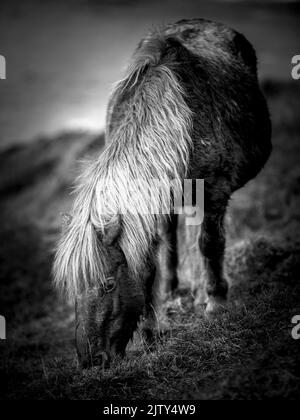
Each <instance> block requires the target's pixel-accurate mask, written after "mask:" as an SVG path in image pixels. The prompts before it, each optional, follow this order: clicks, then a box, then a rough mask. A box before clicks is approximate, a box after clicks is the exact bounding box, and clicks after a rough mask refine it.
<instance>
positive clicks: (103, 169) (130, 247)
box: [54, 36, 192, 297]
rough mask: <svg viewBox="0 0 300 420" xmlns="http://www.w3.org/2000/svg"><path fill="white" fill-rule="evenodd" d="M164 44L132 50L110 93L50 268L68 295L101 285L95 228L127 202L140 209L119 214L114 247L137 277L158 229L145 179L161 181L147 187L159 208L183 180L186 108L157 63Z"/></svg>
mask: <svg viewBox="0 0 300 420" xmlns="http://www.w3.org/2000/svg"><path fill="white" fill-rule="evenodd" d="M165 49H166V40H165V39H163V38H162V37H161V36H158V37H157V38H150V39H149V40H147V41H144V43H143V44H142V45H141V46H140V47H139V49H138V50H137V51H136V53H135V55H134V57H133V61H132V63H131V65H130V66H129V69H128V73H127V75H126V77H125V78H124V79H122V80H121V81H120V82H119V83H118V84H117V86H116V87H115V90H114V92H113V94H112V99H111V104H112V105H111V108H112V109H110V111H109V113H110V115H109V121H108V124H109V125H110V126H111V127H112V128H111V129H107V133H106V136H107V142H108V145H107V146H106V148H105V150H104V151H103V153H102V154H101V155H100V156H99V157H98V158H97V159H96V160H95V161H93V162H91V163H90V164H89V165H87V166H86V169H85V170H84V171H83V173H82V175H81V176H80V177H79V179H78V180H77V187H76V192H77V197H76V200H75V203H74V210H73V217H72V221H71V222H70V224H69V225H68V226H67V227H66V229H65V232H64V233H63V235H62V238H61V240H60V243H59V245H58V249H57V252H56V258H55V265H54V274H55V282H56V285H57V286H58V287H59V288H63V289H66V291H67V293H68V294H69V295H70V296H71V297H75V296H76V295H77V294H78V293H79V292H80V291H82V290H84V289H86V288H87V287H90V286H95V285H99V283H100V284H101V283H102V284H104V283H105V264H106V258H105V249H104V247H103V244H102V243H101V240H99V238H98V235H99V233H98V232H101V231H102V232H104V230H105V227H106V226H107V225H109V224H110V223H113V222H114V219H115V217H116V215H117V214H120V213H122V209H124V208H128V203H129V204H130V206H131V208H133V209H139V214H136V213H134V212H130V211H129V212H127V213H125V214H123V215H122V216H121V223H122V234H121V237H120V246H121V248H122V250H123V252H124V254H125V257H126V260H127V263H128V268H129V270H130V272H131V273H133V274H134V275H138V273H139V270H141V267H142V266H143V263H144V262H145V260H146V259H147V257H148V255H149V247H150V246H151V242H152V239H153V238H154V236H155V234H156V229H157V215H155V214H153V213H152V212H149V211H147V210H148V209H149V188H147V186H148V187H149V186H150V183H151V180H159V181H160V189H155V188H154V189H153V188H152V187H151V200H152V203H151V204H152V205H153V206H154V207H155V208H160V209H162V208H164V209H165V208H168V206H169V204H170V203H169V201H170V184H169V181H170V180H172V181H175V183H177V185H181V181H182V180H183V179H184V177H185V176H186V173H187V168H188V163H189V156H190V152H191V147H192V140H191V137H190V132H191V110H190V109H189V107H188V106H187V104H186V102H185V92H184V90H183V87H182V86H181V84H180V82H179V80H178V77H177V76H176V74H175V72H174V71H173V70H172V66H171V65H168V63H167V62H164V61H163V60H162V54H163V52H164V51H165ZM128 186H130V188H128ZM132 188H134V190H135V191H136V194H132V191H130V189H132ZM126 206H127V207H126ZM162 217H166V216H162Z"/></svg>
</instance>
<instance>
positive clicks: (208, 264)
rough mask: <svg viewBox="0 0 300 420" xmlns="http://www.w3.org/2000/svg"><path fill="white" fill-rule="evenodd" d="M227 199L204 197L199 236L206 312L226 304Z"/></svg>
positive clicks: (215, 310) (216, 309)
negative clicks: (202, 261)
mask: <svg viewBox="0 0 300 420" xmlns="http://www.w3.org/2000/svg"><path fill="white" fill-rule="evenodd" d="M226 206H227V200H220V197H218V200H217V201H212V200H211V199H208V200H207V198H206V197H205V214H204V220H203V223H202V228H201V234H200V237H199V246H200V251H201V253H202V255H203V259H204V269H205V272H206V293H207V296H208V298H207V306H206V313H207V314H212V313H215V312H217V311H218V310H219V309H222V308H223V307H224V306H225V304H226V297H227V292H228V283H227V281H226V279H225V277H224V251H225V229H224V216H225V212H226Z"/></svg>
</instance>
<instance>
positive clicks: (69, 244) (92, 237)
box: [53, 214, 104, 300]
mask: <svg viewBox="0 0 300 420" xmlns="http://www.w3.org/2000/svg"><path fill="white" fill-rule="evenodd" d="M102 252H103V251H102V250H101V252H100V245H99V240H98V232H97V230H96V228H95V226H94V224H93V223H92V222H91V219H90V216H89V214H86V215H82V214H75V215H74V216H73V217H72V219H71V221H70V222H69V223H68V225H67V226H66V227H65V229H64V231H63V233H62V236H61V238H60V241H59V243H58V246H57V249H56V253H55V259H54V265H53V274H54V284H55V286H56V287H57V288H58V289H59V290H60V291H61V292H62V293H64V294H66V295H67V297H68V298H69V299H71V300H74V298H75V297H76V296H77V295H78V294H80V293H81V292H82V291H83V290H87V289H88V287H91V286H96V285H99V284H101V281H102V279H103V278H104V267H103V258H101V255H100V254H101V253H102ZM102 257H103V255H102Z"/></svg>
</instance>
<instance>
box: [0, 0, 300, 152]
mask: <svg viewBox="0 0 300 420" xmlns="http://www.w3.org/2000/svg"><path fill="white" fill-rule="evenodd" d="M195 17H204V18H208V19H213V20H217V21H221V22H223V23H226V24H228V25H230V26H232V27H234V28H235V29H237V30H239V31H240V32H242V33H244V34H245V35H246V36H247V38H248V39H249V40H250V41H251V42H252V43H253V45H254V46H255V48H256V50H257V54H258V58H259V73H260V78H261V79H270V78H273V79H274V78H275V79H283V80H288V79H290V78H291V57H292V56H293V55H296V54H300V4H299V3H298V2H295V1H294V2H283V3H281V2H277V1H276V2H272V1H265V2H256V1H242V0H240V1H230V0H226V1H225V0H223V1H218V2H217V1H207V0H204V1H199V0H198V1H196V0H177V1H171V0H154V1H151V2H143V1H136V0H106V1H103V0H102V1H96V0H90V1H83V0H68V1H67V0H63V1H60V2H58V1H50V0H46V1H43V2H42V1H37V0H29V1H26V2H18V1H17V0H10V1H7V0H1V5H0V54H2V55H4V56H5V57H6V60H7V80H5V81H3V80H1V81H0V147H1V148H4V147H6V146H8V145H11V144H14V143H17V142H18V143H19V142H25V141H28V142H29V141H31V140H32V139H33V138H35V137H37V136H41V135H53V134H55V133H56V132H59V131H62V130H91V131H99V130H101V129H102V128H103V126H104V120H105V107H106V103H107V99H108V95H109V92H110V89H111V87H112V84H113V83H114V82H115V81H116V80H118V79H119V78H120V77H121V76H122V71H123V69H124V67H125V65H126V63H127V61H128V59H129V57H130V55H131V53H132V51H133V49H134V48H135V46H136V44H137V42H138V41H139V39H140V38H141V37H142V36H143V34H145V33H146V32H147V29H148V28H151V27H153V26H154V27H155V26H157V25H160V24H163V23H169V22H172V21H176V20H178V19H182V18H195Z"/></svg>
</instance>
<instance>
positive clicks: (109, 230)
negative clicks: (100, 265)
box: [102, 217, 121, 245]
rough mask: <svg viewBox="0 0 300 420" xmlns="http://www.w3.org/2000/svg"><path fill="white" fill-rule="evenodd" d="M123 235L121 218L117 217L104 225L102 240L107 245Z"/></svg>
mask: <svg viewBox="0 0 300 420" xmlns="http://www.w3.org/2000/svg"><path fill="white" fill-rule="evenodd" d="M120 235H121V220H120V217H117V218H116V219H115V220H113V221H111V222H110V223H108V224H107V225H106V226H105V227H104V232H103V235H102V241H103V243H104V244H105V245H113V243H114V242H116V241H117V240H118V239H119V237H120Z"/></svg>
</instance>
